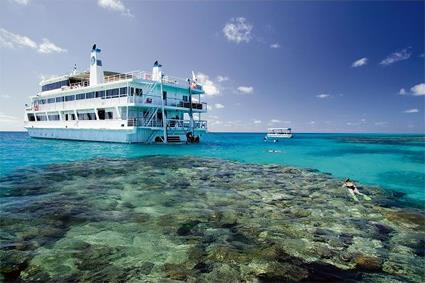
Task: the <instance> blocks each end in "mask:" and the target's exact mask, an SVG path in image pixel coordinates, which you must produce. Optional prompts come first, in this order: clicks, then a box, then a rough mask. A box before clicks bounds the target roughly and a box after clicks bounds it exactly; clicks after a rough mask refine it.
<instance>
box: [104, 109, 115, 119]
mask: <svg viewBox="0 0 425 283" xmlns="http://www.w3.org/2000/svg"><path fill="white" fill-rule="evenodd" d="M113 118H114V113H113V112H112V111H108V112H106V119H109V120H110V119H113Z"/></svg>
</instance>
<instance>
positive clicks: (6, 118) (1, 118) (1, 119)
mask: <svg viewBox="0 0 425 283" xmlns="http://www.w3.org/2000/svg"><path fill="white" fill-rule="evenodd" d="M16 121H19V119H18V118H17V117H15V116H11V115H8V114H5V113H3V112H0V123H5V122H16Z"/></svg>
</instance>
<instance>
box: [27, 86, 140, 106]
mask: <svg viewBox="0 0 425 283" xmlns="http://www.w3.org/2000/svg"><path fill="white" fill-rule="evenodd" d="M127 93H128V90H127V87H122V88H114V89H108V90H106V91H105V90H101V91H94V92H87V93H79V94H72V95H67V96H59V97H53V98H47V99H36V100H34V104H49V103H57V102H64V101H74V100H82V99H92V98H114V97H120V96H127ZM142 94H143V90H142V89H140V88H133V87H131V88H130V95H131V96H133V95H136V96H138V95H142Z"/></svg>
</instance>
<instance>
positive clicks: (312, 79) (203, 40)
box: [0, 0, 425, 133]
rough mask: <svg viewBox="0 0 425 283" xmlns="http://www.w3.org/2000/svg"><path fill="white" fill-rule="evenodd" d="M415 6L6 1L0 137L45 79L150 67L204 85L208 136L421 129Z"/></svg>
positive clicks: (419, 14)
mask: <svg viewBox="0 0 425 283" xmlns="http://www.w3.org/2000/svg"><path fill="white" fill-rule="evenodd" d="M424 5H425V4H424V2H422V1H417V2H407V1H403V2H396V1H390V2H380V1H373V2H367V1H360V2H333V1H324V2H319V1H315V2H313V1H307V2H295V1H288V2H285V1H250V2H244V1H235V2H224V1H219V2H212V1H211V2H206V1H202V2H195V1H184V2H178V1H126V0H86V1H83V0H75V1H53V0H52V1H48V0H3V1H1V2H0V130H22V129H23V122H22V119H23V118H22V117H23V115H24V111H23V108H24V104H25V103H28V96H30V95H34V94H35V93H36V92H37V91H38V89H39V85H38V83H39V81H40V79H41V78H42V77H49V76H51V75H54V74H63V73H67V72H70V71H71V70H72V67H73V66H74V64H77V66H78V68H79V69H80V70H86V69H88V67H89V52H90V49H91V46H92V44H93V43H94V42H96V43H97V45H98V46H99V47H100V48H101V49H102V53H103V54H102V56H103V65H104V68H105V69H107V70H112V71H120V72H126V71H132V70H138V69H141V70H150V69H151V66H152V64H153V62H154V61H155V60H157V59H158V60H159V61H160V62H161V63H162V64H163V69H164V72H165V73H167V74H170V75H175V76H179V77H188V76H190V73H191V71H192V70H193V71H194V72H195V73H196V74H198V78H199V79H200V80H202V81H203V82H204V84H205V88H206V90H207V94H206V95H205V96H204V100H205V101H207V102H208V103H209V105H210V111H209V113H208V114H207V115H205V118H207V119H208V120H209V128H210V130H211V131H264V130H265V129H267V128H268V127H278V126H283V127H292V128H294V130H295V131H296V132H422V133H423V132H424V114H423V113H424V102H425V100H424V98H425V79H424V78H425V69H424V64H425V63H424V62H425V61H424V60H425V58H424V41H425V39H424V32H425V31H424V9H425V7H424Z"/></svg>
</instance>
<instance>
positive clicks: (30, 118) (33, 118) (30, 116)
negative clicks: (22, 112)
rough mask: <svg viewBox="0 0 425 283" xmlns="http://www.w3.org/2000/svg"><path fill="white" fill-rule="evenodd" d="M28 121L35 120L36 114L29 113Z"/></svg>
mask: <svg viewBox="0 0 425 283" xmlns="http://www.w3.org/2000/svg"><path fill="white" fill-rule="evenodd" d="M28 121H31V122H33V121H35V116H34V114H32V113H29V114H28Z"/></svg>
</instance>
